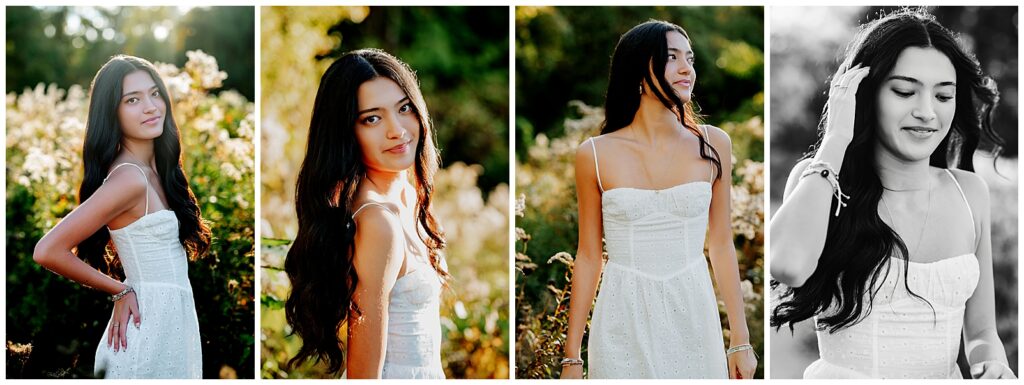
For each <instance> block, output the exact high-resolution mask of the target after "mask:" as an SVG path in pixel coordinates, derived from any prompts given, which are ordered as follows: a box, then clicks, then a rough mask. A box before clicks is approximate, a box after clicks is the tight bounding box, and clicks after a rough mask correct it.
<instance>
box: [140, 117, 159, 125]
mask: <svg viewBox="0 0 1024 385" xmlns="http://www.w3.org/2000/svg"><path fill="white" fill-rule="evenodd" d="M162 117H163V116H154V117H152V118H149V119H146V120H143V121H142V124H154V123H156V122H159V121H160V118H162Z"/></svg>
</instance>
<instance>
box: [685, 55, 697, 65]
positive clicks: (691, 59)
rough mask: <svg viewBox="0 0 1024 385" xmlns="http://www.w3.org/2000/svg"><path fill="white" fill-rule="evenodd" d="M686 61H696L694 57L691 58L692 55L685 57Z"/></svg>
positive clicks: (691, 62)
mask: <svg viewBox="0 0 1024 385" xmlns="http://www.w3.org/2000/svg"><path fill="white" fill-rule="evenodd" d="M686 61H687V62H688V63H690V64H693V62H695V61H696V59H694V58H693V56H690V57H688V58H686Z"/></svg>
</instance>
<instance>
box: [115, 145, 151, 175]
mask: <svg viewBox="0 0 1024 385" xmlns="http://www.w3.org/2000/svg"><path fill="white" fill-rule="evenodd" d="M121 145H122V146H123V150H124V151H125V152H126V153H127V154H128V156H129V157H131V158H132V159H134V160H135V161H137V162H139V163H141V165H143V166H149V167H150V168H152V169H154V170H156V152H155V150H154V148H153V140H151V139H150V140H136V139H128V138H125V139H124V140H123V141H122V142H121Z"/></svg>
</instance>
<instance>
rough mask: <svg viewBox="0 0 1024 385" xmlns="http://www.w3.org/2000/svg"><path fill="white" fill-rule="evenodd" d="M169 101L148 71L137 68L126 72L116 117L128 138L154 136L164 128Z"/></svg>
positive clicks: (141, 138)
mask: <svg viewBox="0 0 1024 385" xmlns="http://www.w3.org/2000/svg"><path fill="white" fill-rule="evenodd" d="M166 111H167V103H166V102H165V101H164V98H163V96H162V95H160V89H159V88H157V86H156V82H154V81H153V78H152V77H151V76H149V73H148V72H146V71H143V70H138V71H135V72H132V73H130V74H128V75H125V77H124V81H123V82H122V86H121V101H120V102H119V103H118V105H117V118H118V120H119V121H120V122H121V133H122V134H123V135H124V136H125V137H126V138H129V139H139V140H151V139H155V138H157V137H159V136H160V134H162V133H163V132H164V113H165V112H166Z"/></svg>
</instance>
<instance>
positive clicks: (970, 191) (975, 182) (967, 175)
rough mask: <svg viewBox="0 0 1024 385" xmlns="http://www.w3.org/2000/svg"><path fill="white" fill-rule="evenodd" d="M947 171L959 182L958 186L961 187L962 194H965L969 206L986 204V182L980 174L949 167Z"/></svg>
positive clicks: (987, 197)
mask: <svg viewBox="0 0 1024 385" xmlns="http://www.w3.org/2000/svg"><path fill="white" fill-rule="evenodd" d="M949 172H951V173H953V177H954V178H956V181H957V183H959V184H960V188H962V189H963V191H964V195H965V196H967V200H968V201H969V202H970V203H971V206H976V205H985V206H987V205H988V201H989V191H988V183H985V180H984V179H982V178H981V176H980V175H978V174H975V173H973V172H971V171H965V170H960V169H957V168H950V169H949Z"/></svg>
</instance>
